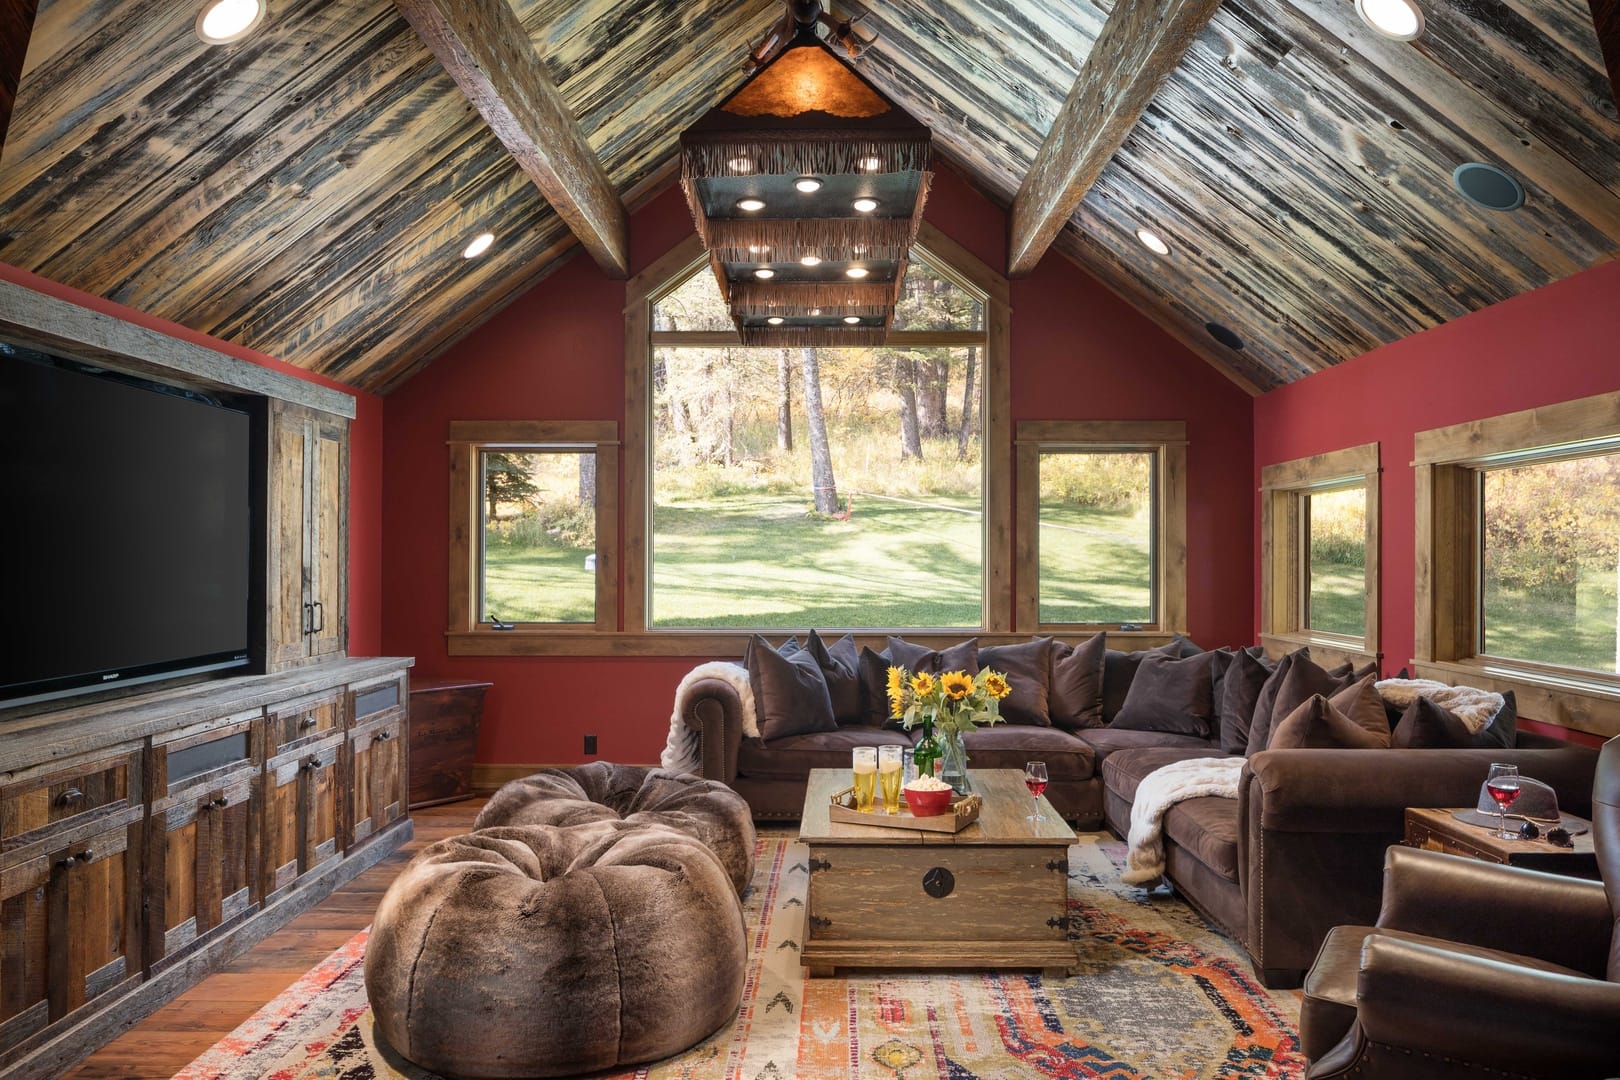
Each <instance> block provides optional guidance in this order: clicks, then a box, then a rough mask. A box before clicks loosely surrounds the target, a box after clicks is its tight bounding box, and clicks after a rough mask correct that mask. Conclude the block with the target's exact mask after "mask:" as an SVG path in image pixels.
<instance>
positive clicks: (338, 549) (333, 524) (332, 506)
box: [307, 421, 349, 656]
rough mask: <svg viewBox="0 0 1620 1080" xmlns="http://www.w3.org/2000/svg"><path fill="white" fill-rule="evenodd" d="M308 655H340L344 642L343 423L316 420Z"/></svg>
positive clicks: (345, 441)
mask: <svg viewBox="0 0 1620 1080" xmlns="http://www.w3.org/2000/svg"><path fill="white" fill-rule="evenodd" d="M310 436H311V451H312V456H311V459H310V467H309V468H308V470H307V473H308V476H307V479H308V483H309V502H308V510H307V513H308V515H309V522H310V530H309V552H310V556H309V558H310V571H311V573H310V595H309V601H310V604H311V613H310V617H311V623H310V640H309V655H311V656H333V655H340V654H341V653H342V652H343V650H344V648H345V646H346V645H347V642H348V611H347V607H348V605H347V593H348V561H349V558H348V547H349V537H348V529H347V527H346V522H347V518H348V513H347V508H348V505H349V491H348V475H349V468H348V453H349V450H348V446H349V440H348V429H347V427H346V426H345V425H344V424H342V423H337V422H327V421H316V422H314V423H313V424H312V425H311V428H310Z"/></svg>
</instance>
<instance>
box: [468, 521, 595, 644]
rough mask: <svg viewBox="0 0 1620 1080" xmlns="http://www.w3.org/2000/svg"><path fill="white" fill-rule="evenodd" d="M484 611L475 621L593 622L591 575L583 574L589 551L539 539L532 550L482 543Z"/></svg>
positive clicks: (517, 545)
mask: <svg viewBox="0 0 1620 1080" xmlns="http://www.w3.org/2000/svg"><path fill="white" fill-rule="evenodd" d="M484 545H485V546H484V607H483V610H481V611H478V612H476V613H475V614H476V615H477V616H478V618H480V619H482V618H484V617H485V616H486V615H495V616H497V617H498V618H500V620H501V621H502V622H525V623H529V622H562V623H592V622H595V621H596V572H595V571H594V570H587V569H585V557H586V556H587V555H590V554H592V553H593V551H594V549H592V548H589V547H585V548H581V547H575V546H574V545H572V544H569V543H567V542H566V541H562V540H559V539H557V538H555V537H550V536H544V535H542V536H541V537H540V539H539V541H538V542H536V543H533V544H528V543H522V542H515V541H511V542H503V541H501V540H500V539H498V538H497V537H496V536H494V535H489V536H486V537H485V540H484Z"/></svg>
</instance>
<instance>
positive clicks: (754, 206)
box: [737, 195, 765, 214]
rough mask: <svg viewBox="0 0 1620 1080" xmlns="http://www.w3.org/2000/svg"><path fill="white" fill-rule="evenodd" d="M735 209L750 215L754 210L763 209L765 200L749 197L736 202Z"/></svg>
mask: <svg viewBox="0 0 1620 1080" xmlns="http://www.w3.org/2000/svg"><path fill="white" fill-rule="evenodd" d="M737 209H739V210H741V211H742V212H743V213H745V214H752V213H753V212H754V211H755V210H763V209H765V200H764V199H756V198H754V197H753V196H751V195H750V196H749V197H748V198H746V199H738V200H737Z"/></svg>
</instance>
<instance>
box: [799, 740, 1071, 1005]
mask: <svg viewBox="0 0 1620 1080" xmlns="http://www.w3.org/2000/svg"><path fill="white" fill-rule="evenodd" d="M968 776H969V778H970V779H971V781H972V783H973V789H974V790H975V791H976V792H978V794H979V795H980V796H982V797H983V799H984V805H983V807H982V809H981V810H980V812H979V820H978V821H975V822H973V823H972V824H971V825H968V826H967V827H966V828H964V829H962V831H961V832H957V833H928V832H917V831H914V830H910V829H895V828H883V827H882V826H881V825H879V824H873V825H850V824H845V823H844V822H834V821H830V820H828V815H827V804H828V801H829V800H830V799H831V797H832V796H833V795H834V794H836V793H837V792H839V791H841V790H843V789H845V788H847V787H849V785H850V772H849V770H848V769H814V770H812V771H811V773H810V784H809V787H808V789H807V790H806V791H805V796H804V800H805V801H804V814H803V816H802V817H801V818H800V822H799V840H800V841H801V842H802V843H804V844H805V845H806V846H808V847H809V849H810V860H809V868H810V895H809V900H808V902H807V904H806V908H807V911H806V918H805V935H804V936H805V940H804V947H803V951H802V953H801V954H800V955H801V957H802V958H803V961H804V963H805V964H806V965H808V967H809V969H810V974H811V975H812V976H819V975H831V974H832V973H833V969H834V968H839V967H846V968H942V967H969V968H1041V969H1043V970H1044V971H1045V972H1046V974H1047V975H1048V976H1049V977H1050V976H1059V977H1061V976H1067V975H1068V974H1070V973H1071V972H1072V971H1073V970H1074V964H1075V954H1074V946H1073V945H1072V944H1070V942H1069V939H1068V917H1067V914H1066V913H1067V908H1068V898H1069V845H1071V844H1073V843H1074V841H1075V835H1074V830H1073V829H1071V828H1069V826H1068V824H1067V823H1066V822H1064V820H1063V818H1062V817H1060V816H1059V815H1058V813H1057V811H1056V810H1054V809H1052V804H1051V803H1049V802H1047V801H1046V799H1045V797H1044V796H1043V797H1042V799H1041V813H1043V814H1045V815H1046V818H1047V820H1046V821H1044V822H1032V821H1026V820H1024V819H1025V817H1026V816H1027V815H1028V814H1029V813H1030V812H1031V810H1032V808H1033V806H1034V800H1033V799H1031V798H1030V797H1029V792H1028V791H1027V790H1025V788H1024V778H1023V774H1022V773H1020V772H1018V771H1016V770H1013V769H972V770H970V771H969V773H968ZM883 816H884V815H883V809H882V802H881V800H880V801H879V804H878V809H877V810H876V811H874V813H873V815H872V820H873V821H874V822H882V820H883Z"/></svg>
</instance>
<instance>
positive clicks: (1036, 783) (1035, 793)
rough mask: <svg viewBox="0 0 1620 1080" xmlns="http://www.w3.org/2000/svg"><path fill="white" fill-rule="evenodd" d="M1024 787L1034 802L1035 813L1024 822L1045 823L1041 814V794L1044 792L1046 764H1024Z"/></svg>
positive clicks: (1039, 762)
mask: <svg viewBox="0 0 1620 1080" xmlns="http://www.w3.org/2000/svg"><path fill="white" fill-rule="evenodd" d="M1024 786H1025V787H1027V788H1029V794H1030V796H1031V797H1032V798H1033V799H1034V800H1035V812H1034V813H1033V814H1031V815H1029V816H1028V817H1026V818H1025V819H1024V820H1025V821H1045V820H1046V815H1045V814H1043V813H1041V793H1042V792H1043V791H1045V790H1046V762H1044V761H1030V762H1026V763H1025V765H1024Z"/></svg>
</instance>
